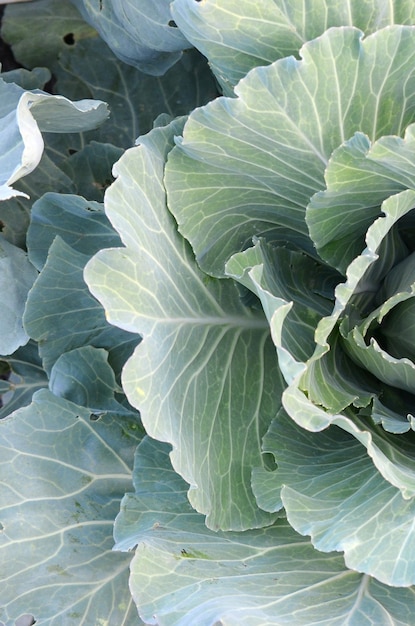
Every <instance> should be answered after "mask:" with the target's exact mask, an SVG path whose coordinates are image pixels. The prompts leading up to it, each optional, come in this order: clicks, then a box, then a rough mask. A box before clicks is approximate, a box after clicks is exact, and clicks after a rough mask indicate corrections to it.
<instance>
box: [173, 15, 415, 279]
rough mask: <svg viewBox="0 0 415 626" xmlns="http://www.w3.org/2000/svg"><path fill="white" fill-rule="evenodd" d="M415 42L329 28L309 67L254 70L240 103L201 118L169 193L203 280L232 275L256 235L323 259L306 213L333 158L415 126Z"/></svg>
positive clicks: (290, 62)
mask: <svg viewBox="0 0 415 626" xmlns="http://www.w3.org/2000/svg"><path fill="white" fill-rule="evenodd" d="M414 39H415V32H414V30H413V29H412V28H411V27H405V26H394V27H389V28H386V29H383V30H380V31H378V32H376V33H375V34H373V35H371V36H369V37H367V38H365V39H363V35H362V33H361V32H360V31H358V30H356V29H353V28H335V29H329V30H328V31H327V32H325V33H324V34H323V35H322V36H321V37H319V38H318V39H315V40H313V41H309V42H307V43H306V44H305V45H304V46H303V48H302V49H301V57H302V60H301V61H296V60H295V59H294V58H292V57H289V58H287V59H281V60H280V61H276V62H274V63H273V64H271V65H269V66H267V67H258V68H255V69H253V70H252V71H251V72H249V74H248V75H247V76H246V77H245V78H244V79H242V80H241V81H240V83H238V86H237V88H236V89H235V94H236V96H237V98H218V99H216V100H215V101H213V102H211V103H209V104H208V105H206V106H205V107H201V108H200V109H196V110H195V111H193V113H192V114H191V115H190V116H189V119H188V122H187V124H186V125H185V127H184V131H183V137H182V138H178V139H177V146H176V147H175V149H174V150H172V152H171V154H170V155H169V160H168V164H167V168H166V188H167V191H168V206H169V208H170V210H171V211H172V213H173V215H174V216H175V218H176V220H177V222H178V225H179V229H180V232H181V233H182V234H183V235H184V236H185V237H186V238H187V239H188V240H189V241H190V243H191V245H192V247H193V249H194V251H195V254H196V258H197V260H198V262H199V264H200V265H201V267H202V269H204V271H206V272H208V273H210V274H212V275H217V276H223V274H224V265H225V263H226V262H227V261H228V259H229V258H230V257H231V256H232V254H234V253H235V252H239V251H241V250H243V249H245V248H246V247H248V246H250V245H251V241H252V237H253V236H263V237H265V238H266V239H268V240H269V241H271V242H277V243H278V242H281V241H284V242H286V244H288V245H289V246H290V247H294V248H300V249H302V250H304V251H306V252H307V253H308V254H310V255H311V256H316V252H315V249H314V246H313V245H312V244H311V241H310V240H309V236H308V229H307V225H306V222H305V219H304V216H305V209H306V207H307V205H308V203H309V201H310V198H311V197H312V196H313V195H314V193H315V192H317V191H320V190H322V189H323V188H324V186H325V185H324V170H325V168H326V165H327V161H328V159H329V157H330V155H331V153H332V152H333V150H334V149H335V148H337V147H338V146H339V145H341V144H342V143H343V142H344V141H345V140H347V139H349V138H350V137H351V136H352V135H353V134H354V133H355V132H356V131H361V132H363V133H366V134H367V135H368V136H369V138H370V139H372V140H375V139H376V138H378V137H379V136H381V135H383V134H385V133H396V134H399V135H400V134H403V132H404V130H405V128H406V126H407V125H408V124H409V123H410V122H411V121H412V120H413V111H414V97H415V96H414V94H415V90H414V89H412V84H413V81H414V79H415V69H414V68H415V46H414ZM369 82H370V85H371V88H370V89H368V88H367V85H368V84H369Z"/></svg>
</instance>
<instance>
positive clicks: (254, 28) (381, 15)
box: [172, 0, 415, 89]
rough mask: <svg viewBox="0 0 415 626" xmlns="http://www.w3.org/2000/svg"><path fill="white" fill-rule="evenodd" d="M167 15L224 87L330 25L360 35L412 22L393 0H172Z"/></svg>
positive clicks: (411, 13)
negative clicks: (309, 1) (306, 0)
mask: <svg viewBox="0 0 415 626" xmlns="http://www.w3.org/2000/svg"><path fill="white" fill-rule="evenodd" d="M172 14H173V17H174V19H175V21H176V23H177V25H178V26H179V28H180V30H181V31H182V32H183V33H184V35H185V36H186V37H187V39H188V40H189V41H190V42H191V43H192V44H193V45H194V46H196V48H198V49H199V50H200V51H201V52H202V53H203V54H204V55H205V56H206V57H207V58H208V59H209V62H210V64H211V66H212V69H213V71H214V72H215V74H216V76H217V77H218V79H219V81H220V82H221V83H222V84H223V85H224V87H225V89H226V88H228V89H229V88H230V87H233V86H235V84H236V83H237V82H238V80H240V79H241V78H242V77H243V76H245V75H246V74H247V73H248V72H249V71H250V70H251V69H252V68H253V67H257V66H258V65H266V64H268V63H272V62H273V61H276V60H277V59H280V58H282V57H287V56H289V55H294V56H298V52H299V50H300V48H301V46H302V45H303V43H304V42H305V41H309V40H311V39H314V38H315V37H318V36H319V35H322V34H323V32H324V31H325V30H327V29H328V28H330V27H332V26H356V27H357V28H360V29H361V30H362V31H363V32H365V33H366V35H368V34H370V33H373V32H374V31H376V30H379V29H380V28H383V27H384V26H389V25H391V24H410V25H412V24H413V23H414V20H415V9H414V6H413V3H412V2H410V1H408V0H406V1H405V2H402V0H397V1H396V0H395V1H392V2H388V3H387V4H385V2H383V0H373V1H369V2H362V1H361V0H347V1H346V2H338V1H337V0H319V1H318V2H314V3H313V7H312V10H310V7H309V6H308V5H307V4H306V3H304V2H303V0H290V2H285V1H284V0H274V2H268V1H267V0H257V1H256V2H251V1H250V0H226V2H223V0H210V1H209V2H194V0H175V1H174V2H173V4H172Z"/></svg>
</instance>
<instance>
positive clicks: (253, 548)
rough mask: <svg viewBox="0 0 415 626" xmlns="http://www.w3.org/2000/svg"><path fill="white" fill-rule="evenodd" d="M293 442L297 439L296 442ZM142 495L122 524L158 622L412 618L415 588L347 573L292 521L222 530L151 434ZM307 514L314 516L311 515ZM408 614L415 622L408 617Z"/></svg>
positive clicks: (139, 464) (398, 625)
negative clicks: (194, 505) (192, 500)
mask: <svg viewBox="0 0 415 626" xmlns="http://www.w3.org/2000/svg"><path fill="white" fill-rule="evenodd" d="M293 443H294V442H293ZM134 486H135V493H133V494H127V495H126V496H125V498H124V499H123V502H122V506H121V513H120V515H119V516H118V518H117V521H116V525H115V538H116V541H117V544H116V547H117V548H118V549H123V550H128V549H132V548H134V547H135V546H137V547H136V552H135V556H134V558H133V561H132V564H131V578H130V587H131V591H132V594H133V597H134V599H135V601H136V603H137V605H138V608H139V612H140V615H141V617H142V619H143V620H144V621H145V622H147V623H150V624H158V625H159V626H189V625H190V624H191V625H192V626H193V625H196V624H197V626H214V625H217V624H223V626H240V625H243V626H282V625H283V624H295V626H328V625H330V626H344V624H349V625H350V626H362V625H363V624H368V625H369V624H376V626H390V625H391V624H394V626H407V625H408V624H409V623H410V622H411V619H412V614H413V613H412V607H413V603H414V600H415V596H414V589H413V588H412V589H391V588H387V587H386V586H385V585H382V584H381V583H379V582H377V581H376V580H374V579H371V578H369V577H368V576H362V575H360V574H358V573H356V572H352V571H350V570H349V571H347V570H346V569H345V567H344V562H343V559H342V557H341V556H340V555H338V554H335V553H332V554H322V553H319V552H316V551H314V550H313V549H312V547H311V545H310V543H308V541H306V540H304V538H302V537H300V536H298V535H296V534H295V533H294V532H293V530H292V529H291V528H290V527H289V525H288V524H287V523H286V521H285V520H279V521H278V522H277V523H276V524H275V525H274V526H271V527H268V528H265V529H261V530H253V531H245V532H244V533H238V534H236V533H223V532H217V533H213V532H211V531H209V530H208V529H207V528H206V526H205V524H204V519H203V517H202V516H200V515H198V514H197V513H195V511H192V509H191V507H190V505H189V503H188V501H187V498H186V487H187V486H186V485H185V483H184V482H183V481H182V480H181V479H180V477H178V476H177V474H176V473H175V472H173V471H172V468H171V466H170V464H169V459H168V446H165V445H162V444H160V443H158V442H154V441H151V440H148V439H147V438H145V439H144V440H143V442H142V443H141V444H140V445H139V447H138V448H137V452H136V458H135V465H134ZM305 517H306V516H305ZM408 620H409V621H408Z"/></svg>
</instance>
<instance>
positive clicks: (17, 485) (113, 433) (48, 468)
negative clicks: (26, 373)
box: [0, 390, 141, 626]
mask: <svg viewBox="0 0 415 626" xmlns="http://www.w3.org/2000/svg"><path fill="white" fill-rule="evenodd" d="M140 434H141V430H140V428H139V427H138V424H137V423H136V422H134V421H133V420H129V421H128V420H120V419H119V418H118V419H114V418H113V417H109V416H107V417H102V418H101V419H99V420H98V421H91V420H90V414H89V411H87V410H86V409H82V408H80V407H77V406H76V405H74V404H72V403H70V402H67V401H66V400H63V399H59V398H56V397H55V396H52V394H50V393H49V392H48V391H46V390H42V391H39V392H37V393H36V394H35V396H34V399H33V403H32V404H31V405H30V406H28V407H26V408H24V409H20V410H19V411H16V412H15V413H14V414H13V415H11V416H10V417H8V418H6V419H4V420H2V421H1V422H0V449H1V454H0V459H1V461H0V473H1V480H0V503H1V504H0V520H1V529H2V532H1V534H0V554H1V562H2V572H1V579H2V584H1V589H2V592H1V593H2V602H1V608H0V620H3V621H4V622H6V624H12V623H13V624H14V620H15V619H17V618H18V617H19V616H20V615H22V614H24V613H29V614H31V615H33V616H34V618H35V620H36V622H37V623H45V624H46V623H47V624H50V625H51V626H52V625H56V626H57V625H58V624H62V623H65V625H68V626H71V625H72V624H73V625H74V626H75V625H76V626H79V624H80V623H82V622H83V623H85V624H100V623H102V624H104V623H113V624H121V623H123V624H126V625H127V624H128V625H131V626H137V613H136V610H135V607H134V605H133V604H132V602H131V597H130V593H129V590H128V586H127V580H128V565H129V561H130V557H129V556H128V555H121V554H119V553H115V552H113V551H112V547H113V538H112V528H113V521H114V518H115V516H116V514H117V512H118V510H119V502H120V499H121V498H122V496H123V494H124V493H125V490H126V489H128V488H129V487H130V484H131V465H132V460H133V454H134V450H135V447H136V444H137V443H138V441H139V438H140Z"/></svg>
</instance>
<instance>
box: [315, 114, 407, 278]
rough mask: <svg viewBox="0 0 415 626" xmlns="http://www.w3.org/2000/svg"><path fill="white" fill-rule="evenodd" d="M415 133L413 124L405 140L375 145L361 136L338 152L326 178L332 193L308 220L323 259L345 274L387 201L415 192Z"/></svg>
mask: <svg viewBox="0 0 415 626" xmlns="http://www.w3.org/2000/svg"><path fill="white" fill-rule="evenodd" d="M414 130H415V127H414V125H410V126H409V127H408V128H407V129H406V132H405V137H404V139H401V138H400V137H395V136H389V137H382V138H381V139H379V141H377V142H375V143H373V144H371V143H370V141H369V139H368V138H367V137H366V136H364V135H362V134H361V133H356V135H354V136H353V137H352V138H351V139H350V141H346V142H345V143H344V144H343V145H342V146H340V147H339V148H338V149H337V150H335V151H334V153H333V155H332V157H331V159H330V161H329V164H328V167H327V170H326V175H325V178H326V183H327V190H326V191H323V192H320V193H317V194H316V195H315V196H313V198H312V199H311V202H310V204H309V206H308V207H307V214H306V219H307V224H308V226H309V229H310V235H311V238H312V239H313V241H314V243H315V244H316V247H317V249H318V251H319V254H320V255H321V256H322V258H324V259H325V260H326V261H327V262H329V263H330V264H331V265H333V266H335V267H338V268H339V269H340V270H341V271H345V269H346V267H347V265H348V264H350V263H351V262H352V260H353V259H354V258H355V257H356V255H358V254H359V253H360V252H361V251H362V249H363V248H364V242H365V235H366V231H367V230H368V228H369V226H370V225H371V224H372V223H373V221H374V220H375V218H377V217H379V216H380V215H381V212H382V207H381V205H382V202H383V201H384V200H386V199H387V198H389V197H390V196H392V195H394V194H397V193H398V192H400V191H402V190H404V189H408V188H409V189H414V188H415V169H414V168H413V166H412V165H411V159H412V158H413V155H414V154H415V138H414ZM387 256H388V255H387Z"/></svg>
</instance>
